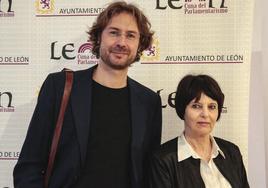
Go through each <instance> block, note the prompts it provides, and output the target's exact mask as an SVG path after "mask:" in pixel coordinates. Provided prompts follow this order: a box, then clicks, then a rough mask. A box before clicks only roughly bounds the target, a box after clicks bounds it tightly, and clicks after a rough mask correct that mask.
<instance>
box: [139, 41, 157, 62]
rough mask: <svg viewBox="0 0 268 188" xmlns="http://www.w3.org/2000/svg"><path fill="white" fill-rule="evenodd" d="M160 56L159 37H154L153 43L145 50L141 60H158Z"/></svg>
mask: <svg viewBox="0 0 268 188" xmlns="http://www.w3.org/2000/svg"><path fill="white" fill-rule="evenodd" d="M159 56H160V48H159V41H158V39H156V38H154V39H153V43H152V45H151V46H150V47H149V48H148V49H146V50H144V52H143V53H142V56H141V61H157V60H159Z"/></svg>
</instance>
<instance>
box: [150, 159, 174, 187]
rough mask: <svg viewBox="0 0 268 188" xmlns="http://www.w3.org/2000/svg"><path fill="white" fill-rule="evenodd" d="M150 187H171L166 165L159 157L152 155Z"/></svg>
mask: <svg viewBox="0 0 268 188" xmlns="http://www.w3.org/2000/svg"><path fill="white" fill-rule="evenodd" d="M149 187H150V188H172V183H171V177H170V173H169V171H168V168H167V166H166V165H165V163H164V161H163V160H161V158H160V157H158V156H155V155H153V156H152V158H151V160H150V173H149Z"/></svg>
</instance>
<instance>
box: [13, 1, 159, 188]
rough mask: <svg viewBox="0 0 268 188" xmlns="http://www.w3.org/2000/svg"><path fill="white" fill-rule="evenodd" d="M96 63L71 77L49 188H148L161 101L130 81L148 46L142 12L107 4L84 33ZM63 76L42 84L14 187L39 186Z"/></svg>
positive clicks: (124, 5)
mask: <svg viewBox="0 0 268 188" xmlns="http://www.w3.org/2000/svg"><path fill="white" fill-rule="evenodd" d="M88 33H89V35H90V40H91V41H92V44H93V50H92V51H93V53H94V54H95V55H96V57H97V58H99V62H98V65H97V66H94V67H92V68H90V69H88V70H82V71H77V72H74V83H73V88H72V93H71V96H70V101H69V104H68V106H67V109H66V112H65V117H64V121H63V128H62V134H61V138H60V141H59V148H58V150H57V154H56V159H55V164H54V168H53V172H52V175H51V177H50V182H49V187H50V188H60V187H64V188H68V187H72V188H81V187H83V188H85V187H93V188H107V187H109V188H130V187H131V188H142V187H146V174H147V173H146V170H147V167H146V165H147V158H148V156H149V155H150V153H151V151H152V150H154V149H155V148H157V147H158V146H159V145H160V140H161V121H162V118H161V101H160V97H159V96H158V95H157V94H155V93H154V92H153V91H151V90H150V89H148V88H146V87H144V86H142V85H141V84H139V83H137V82H136V81H134V80H132V79H131V78H129V77H128V76H127V72H128V67H129V66H130V65H131V64H132V63H133V62H134V61H138V60H139V58H140V56H141V53H142V51H144V50H145V49H147V48H148V47H149V46H150V45H151V42H152V35H153V32H151V31H150V23H149V21H148V19H147V18H146V17H145V16H144V14H143V13H142V12H141V11H140V10H139V9H138V8H137V7H135V6H134V5H131V4H127V3H125V2H115V3H112V4H110V5H109V6H108V7H107V8H106V9H105V10H104V11H103V12H102V13H101V14H100V15H99V16H98V18H97V20H96V22H95V23H94V24H93V26H92V28H91V29H90V31H89V32H88ZM64 81H65V77H64V73H54V74H51V75H49V76H48V78H47V79H46V81H45V82H44V84H43V86H42V89H41V92H40V95H39V98H38V103H37V106H36V109H35V112H34V115H33V117H32V120H31V123H30V126H29V129H28V133H27V136H26V140H25V142H24V145H23V148H22V151H21V154H20V157H19V160H18V163H17V164H16V166H15V168H14V186H15V187H23V188H25V187H27V188H31V187H35V188H36V187H42V185H43V178H44V177H43V176H44V173H45V170H46V167H47V160H48V153H49V148H50V144H51V138H52V135H53V127H54V125H55V122H56V119H57V116H58V111H59V106H60V104H59V103H60V100H61V96H62V93H63V85H64Z"/></svg>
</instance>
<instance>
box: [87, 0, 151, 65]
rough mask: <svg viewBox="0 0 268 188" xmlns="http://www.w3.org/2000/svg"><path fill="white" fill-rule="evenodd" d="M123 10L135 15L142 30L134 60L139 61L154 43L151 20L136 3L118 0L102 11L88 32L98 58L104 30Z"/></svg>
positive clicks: (93, 50) (93, 51)
mask: <svg viewBox="0 0 268 188" xmlns="http://www.w3.org/2000/svg"><path fill="white" fill-rule="evenodd" d="M122 12H126V13H129V14H131V15H132V16H134V18H135V19H136V22H137V26H138V29H139V32H140V41H139V47H138V51H137V55H136V58H135V60H134V61H139V60H140V57H141V55H142V52H143V51H144V50H145V49H147V48H149V47H150V46H151V45H152V37H153V34H154V32H152V31H151V30H150V29H151V23H150V22H149V20H148V18H147V17H146V16H145V15H144V14H143V13H142V11H141V10H139V8H137V7H136V6H135V5H133V4H128V3H126V2H124V1H118V2H114V3H111V4H110V5H109V6H108V7H107V8H106V9H104V11H103V12H101V13H100V14H99V16H98V17H97V20H96V22H94V23H93V26H92V27H91V28H90V30H89V31H88V32H87V33H88V34H89V40H90V41H91V42H92V45H93V47H92V53H93V54H94V55H96V57H97V58H99V57H100V43H101V41H100V39H101V34H102V32H103V30H104V29H105V27H106V26H107V25H108V23H109V22H110V20H111V19H112V17H113V16H115V15H118V14H120V13H122Z"/></svg>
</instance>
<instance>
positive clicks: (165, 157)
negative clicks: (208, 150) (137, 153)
mask: <svg viewBox="0 0 268 188" xmlns="http://www.w3.org/2000/svg"><path fill="white" fill-rule="evenodd" d="M214 138H215V141H216V142H217V144H218V146H219V147H220V149H221V150H222V151H223V153H224V155H225V158H224V157H223V156H222V155H220V154H219V155H218V156H217V157H216V158H214V159H213V161H214V163H215V164H216V166H217V167H218V169H219V171H220V172H221V173H222V175H223V176H224V177H225V178H226V179H227V181H228V182H229V183H230V185H231V186H232V188H249V184H248V181H247V175H246V171H245V167H244V164H243V161H242V156H241V153H240V151H239V148H238V147H237V146H236V145H235V144H233V143H231V142H228V141H226V140H223V139H220V138H216V137H214ZM177 142H178V138H175V139H173V140H170V141H168V142H166V143H165V144H163V145H162V146H161V148H160V149H159V150H158V151H156V152H154V154H153V156H152V159H151V173H150V177H149V181H150V188H205V184H204V182H203V180H202V177H201V174H200V159H194V158H192V157H190V158H188V159H185V160H183V161H181V162H178V157H177V153H178V152H177V150H178V146H177Z"/></svg>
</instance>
